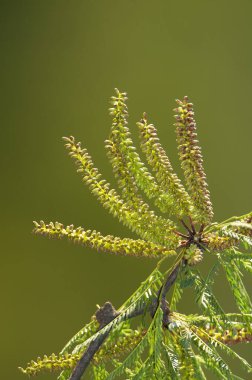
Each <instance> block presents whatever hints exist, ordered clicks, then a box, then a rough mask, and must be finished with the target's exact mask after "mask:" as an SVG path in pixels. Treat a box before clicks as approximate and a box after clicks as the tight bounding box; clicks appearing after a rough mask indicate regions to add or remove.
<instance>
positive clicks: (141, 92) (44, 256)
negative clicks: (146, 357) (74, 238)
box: [0, 0, 252, 380]
mask: <svg viewBox="0 0 252 380" xmlns="http://www.w3.org/2000/svg"><path fill="white" fill-rule="evenodd" d="M0 7H1V9H0V27H1V34H0V39H1V62H0V64H1V76H2V80H1V155H2V157H1V236H2V237H1V266H0V271H1V277H0V278H1V283H2V284H1V345H0V346H1V363H2V364H1V366H0V373H1V375H0V377H1V379H2V378H5V379H6V378H7V379H11V380H18V379H24V378H25V377H24V375H22V374H21V373H19V372H18V370H17V367H18V365H25V363H26V362H27V361H28V360H30V359H32V358H35V357H36V356H37V355H41V354H44V353H48V354H50V353H52V352H58V351H59V350H60V349H61V347H62V346H63V345H64V343H65V342H66V341H67V340H68V339H69V338H70V337H71V336H72V335H73V334H74V333H75V332H76V331H77V330H78V329H80V328H81V327H82V326H83V324H84V323H86V322H87V321H88V320H89V318H90V316H91V315H92V314H93V313H94V312H95V309H96V306H95V305H96V304H103V303H104V302H105V301H107V300H111V301H112V302H113V303H114V304H115V305H116V306H117V307H119V306H120V304H121V303H122V302H124V300H125V299H126V298H127V297H128V296H129V295H130V294H131V292H132V291H133V290H134V289H135V288H136V287H137V286H138V284H139V283H140V282H141V281H142V280H143V279H144V278H145V277H146V276H147V274H148V273H149V272H150V270H151V268H152V267H153V266H154V265H155V263H154V262H149V261H148V260H146V259H144V260H140V259H134V258H125V257H114V256H109V255H105V254H101V253H96V252H91V250H90V249H84V248H83V247H80V246H75V245H71V244H70V243H68V242H67V241H54V240H50V241H49V240H47V239H46V238H43V237H39V236H34V235H32V233H31V231H32V228H33V226H32V220H34V219H36V220H40V219H43V220H45V221H50V220H52V221H55V220H58V221H60V222H63V223H69V224H70V223H74V224H75V225H76V226H78V225H82V226H84V227H85V228H92V229H94V228H95V229H97V230H99V231H101V232H102V233H104V234H107V233H111V234H115V235H119V236H133V235H132V234H131V233H130V232H129V231H128V230H127V229H126V228H124V227H122V226H121V225H119V223H118V221H117V220H116V219H113V217H112V216H111V215H108V214H107V213H106V211H105V210H104V209H103V208H102V207H101V206H100V205H99V204H98V203H97V202H96V200H95V199H94V198H93V197H92V195H91V194H90V193H89V190H88V189H87V188H86V187H85V186H84V185H83V184H82V183H81V179H80V177H79V176H78V175H77V174H76V171H75V166H74V164H73V162H72V161H71V160H70V158H68V157H67V154H66V151H65V149H64V146H63V143H62V141H61V136H65V135H67V136H68V135H70V134H72V135H74V136H76V138H77V139H80V140H82V141H83V145H85V146H86V147H87V148H88V149H89V151H90V153H91V154H92V156H93V158H94V161H95V164H96V165H97V167H99V168H100V169H101V171H102V172H103V173H104V175H105V176H106V178H107V179H108V180H110V181H112V183H113V184H114V180H113V178H112V171H111V168H110V164H109V163H108V162H107V160H106V155H105V152H104V148H103V141H104V140H105V138H106V137H107V135H108V133H109V127H110V123H111V120H110V117H109V116H108V112H107V109H108V106H109V105H108V99H109V97H110V96H111V95H113V89H114V87H118V88H119V89H120V90H125V91H127V92H128V94H129V102H128V105H129V112H130V126H131V128H132V131H133V135H134V138H135V137H137V131H136V127H135V122H136V121H138V120H139V118H140V117H141V114H142V112H143V111H146V112H147V113H148V116H149V120H150V121H152V122H154V123H155V124H156V126H157V127H158V130H159V134H160V138H161V139H162V142H163V144H164V146H165V147H166V148H167V150H168V153H169V156H170V158H171V160H172V161H173V162H175V163H174V166H175V167H176V168H178V167H179V165H178V161H177V156H176V143H175V134H174V127H173V126H172V124H173V116H172V114H173V112H172V109H173V108H174V105H175V103H174V99H175V98H177V97H182V96H184V95H188V96H189V97H190V98H191V100H192V101H193V102H194V104H195V111H196V118H197V122H198V127H199V138H200V143H201V145H202V148H203V154H204V159H205V161H204V162H205V169H206V171H207V176H208V182H209V187H210V190H211V194H212V201H213V202H214V206H215V217H216V220H220V219H223V218H227V217H229V216H230V215H234V214H238V215H239V214H243V213H245V212H248V211H250V210H251V209H252V207H251V185H252V176H251V141H252V125H251V124H252V122H251V103H252V91H251V87H252V75H251V74H252V69H251V67H252V31H251V17H252V2H251V1H250V0H248V1H245V0H241V1H239V2H237V1H231V0H229V1H221V0H211V1H203V0H198V1H196V0H192V1H184V0H181V1H169V0H156V1H146V0H145V1H144V0H141V1H140V0H135V1H133V0H128V1H115V0H106V1H89V0H86V1H84V0H82V1H65V0H61V1H55V0H50V1H49V0H43V1H42V0H40V1H35V0H33V1H27V0H26V1H25V0H17V1H11V0H9V1H1V2H0ZM136 141H137V140H136ZM249 281H250V280H248V282H247V283H248V286H249V287H250V290H251V289H252V282H251V281H250V282H249ZM218 291H219V294H220V297H219V298H221V299H223V302H224V305H225V309H226V310H228V311H231V310H234V306H233V304H232V302H231V301H230V296H229V293H228V288H227V287H226V286H225V285H224V284H223V282H222V279H221V277H220V278H219V280H218ZM183 302H184V303H183V305H181V310H182V311H185V310H192V309H191V306H190V304H191V299H190V298H187V300H186V301H183ZM237 349H238V350H239V352H243V353H244V355H245V356H246V357H247V358H249V356H250V355H249V347H248V346H246V347H244V348H243V347H240V348H237ZM250 350H251V347H250ZM238 373H239V372H238ZM247 376H248V375H247ZM245 377H246V374H245ZM40 378H41V379H49V378H53V376H51V375H48V374H47V375H43V376H41V377H40ZM209 378H210V376H209ZM247 378H248V377H247Z"/></svg>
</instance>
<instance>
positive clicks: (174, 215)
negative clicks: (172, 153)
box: [21, 90, 252, 380]
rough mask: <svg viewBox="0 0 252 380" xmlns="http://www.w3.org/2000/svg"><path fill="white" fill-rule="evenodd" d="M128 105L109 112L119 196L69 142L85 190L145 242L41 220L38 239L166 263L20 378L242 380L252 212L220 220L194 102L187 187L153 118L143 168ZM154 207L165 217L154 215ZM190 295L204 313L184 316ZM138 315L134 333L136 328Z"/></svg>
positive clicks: (184, 119)
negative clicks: (206, 263)
mask: <svg viewBox="0 0 252 380" xmlns="http://www.w3.org/2000/svg"><path fill="white" fill-rule="evenodd" d="M126 102H127V95H126V93H124V92H120V91H118V90H116V93H115V96H113V97H112V98H111V103H112V107H111V108H110V109H109V111H110V115H111V116H112V126H111V131H110V134H109V137H108V139H107V140H106V141H105V148H106V152H107V156H108V159H109V161H110V163H111V165H112V170H113V173H114V175H115V178H116V179H117V183H118V190H115V189H113V188H111V186H110V184H109V183H108V182H107V181H106V180H105V179H103V178H102V176H101V174H100V173H99V171H98V169H97V168H96V167H95V165H94V163H93V161H92V158H91V156H90V155H89V153H88V152H87V150H86V149H85V148H82V147H81V143H79V142H76V140H75V138H74V137H72V136H70V137H67V138H64V140H65V142H66V148H67V150H68V151H69V155H70V156H71V157H72V158H73V159H74V161H75V162H76V164H77V167H78V170H77V171H78V172H79V173H80V174H81V176H82V179H83V181H84V183H85V184H86V185H88V186H89V188H90V190H91V192H92V193H93V194H94V196H95V197H96V198H97V199H98V200H99V202H100V203H101V205H102V206H103V207H105V208H106V209H107V210H108V211H109V212H110V213H111V214H112V215H113V216H115V217H117V218H118V219H119V221H121V222H122V223H123V224H124V225H125V226H126V227H128V228H129V229H130V230H132V231H134V232H135V233H136V234H137V235H138V236H139V239H135V240H134V239H130V238H119V237H115V236H112V235H107V236H104V235H102V234H101V233H100V232H98V231H91V230H88V229H84V228H82V227H77V228H75V227H74V226H73V225H68V226H64V225H63V224H61V223H59V222H49V223H45V222H43V221H40V222H34V224H35V228H34V232H35V233H36V234H41V235H47V236H49V237H55V238H66V239H69V240H71V241H74V242H77V243H80V244H82V245H84V246H86V247H89V248H94V249H96V250H98V251H102V252H105V253H112V254H119V255H128V256H137V257H149V258H159V259H160V260H159V261H158V263H157V265H156V267H155V269H154V270H153V272H152V273H151V274H150V276H149V277H148V278H147V279H146V280H145V281H144V282H143V283H142V284H140V286H139V288H138V289H137V290H136V291H135V293H133V294H132V295H131V296H130V297H129V299H128V300H127V301H126V302H125V303H124V304H123V305H122V306H121V307H120V308H118V309H117V310H116V309H115V308H114V306H113V305H112V304H111V303H109V302H106V303H105V304H104V306H102V307H99V308H98V310H97V311H96V313H95V315H94V316H93V317H92V319H91V321H90V323H88V324H87V325H85V326H84V327H83V328H82V329H81V330H80V331H79V332H77V333H76V334H75V335H74V336H73V338H72V339H70V341H69V342H68V343H67V344H66V345H65V347H64V348H63V349H62V350H61V352H60V353H59V354H58V355H55V354H52V355H50V356H44V357H43V358H42V359H41V358H37V360H35V361H31V362H30V363H28V364H27V366H26V368H25V369H23V368H21V370H22V372H23V373H25V374H27V375H36V374H38V373H39V372H41V371H53V372H59V374H58V380H80V379H81V378H82V377H85V373H86V371H87V372H88V374H89V376H90V378H92V379H94V380H102V379H109V380H113V379H117V378H118V379H120V378H123V379H134V380H137V379H141V380H142V379H158V380H160V379H161V380H162V379H171V380H174V379H175V380H176V379H199V380H204V379H206V374H205V372H204V371H205V370H207V371H211V372H212V373H213V374H214V376H215V377H216V378H220V379H241V378H240V377H238V376H236V375H235V374H233V373H232V370H231V369H230V367H229V363H228V360H227V357H230V358H232V359H234V360H237V361H238V362H240V364H241V366H242V367H243V368H244V369H245V371H247V372H248V373H251V371H252V368H251V365H250V364H249V363H248V362H247V361H246V360H245V359H244V358H242V357H241V356H240V355H238V354H237V353H236V351H235V349H234V348H233V346H235V344H237V343H243V342H251V341H252V303H251V300H250V297H249V292H248V291H247V290H246V287H245V284H244V282H243V273H244V272H247V273H248V274H252V256H251V253H250V250H251V246H252V212H250V213H248V214H246V215H242V216H240V217H232V218H229V219H228V220H225V221H223V222H220V223H218V222H213V221H212V220H213V207H212V203H211V201H210V193H209V190H208V185H207V182H206V175H205V172H204V168H203V159H202V154H201V148H200V147H199V144H198V139H197V131H196V122H195V119H194V112H193V105H192V103H190V102H189V101H188V98H187V97H184V98H183V99H182V100H177V104H178V107H177V108H176V109H175V112H176V115H175V118H176V123H175V127H176V136H177V142H178V153H179V160H180V162H181V167H182V171H183V174H184V184H183V183H182V181H181V180H180V179H179V177H178V176H177V174H176V173H175V172H174V170H173V167H172V164H171V161H170V159H169V158H168V156H167V154H166V152H165V150H164V148H163V147H162V146H161V144H160V141H159V138H158V135H157V130H156V128H155V127H154V125H153V124H150V123H149V122H148V120H147V116H146V114H145V113H144V114H143V117H142V119H141V120H140V122H138V123H137V127H138V130H139V136H140V147H141V150H142V152H143V154H144V156H145V158H146V163H144V162H143V161H142V158H141V157H140V154H138V153H137V151H136V149H135V146H134V143H133V140H132V137H131V133H130V130H129V128H128V125H127V123H128V110H127V104H126ZM148 199H150V200H151V201H152V203H153V204H154V205H155V206H156V208H157V210H158V211H154V210H152V209H151V207H150V205H149V204H148V203H147V200H148ZM159 212H160V213H161V214H159ZM206 255H212V256H214V257H215V259H216V263H215V264H214V266H213V267H212V268H210V270H209V273H208V274H207V275H206V276H203V275H202V274H201V272H200V265H199V264H200V263H201V261H202V260H204V257H205V256H206ZM170 260H173V261H172V262H170ZM218 275H222V276H223V281H224V278H226V280H227V282H228V284H229V286H230V290H231V292H232V294H233V297H234V301H235V304H236V306H237V310H236V311H234V312H233V313H227V312H225V311H224V310H223V307H222V306H221V302H220V300H219V299H218V298H217V297H216V295H215V294H214V291H213V289H214V284H215V279H216V277H217V276H218ZM187 288H191V289H192V290H193V292H194V294H195V296H194V299H192V302H195V304H196V305H198V307H199V312H200V314H194V315H190V314H188V315H184V314H181V313H179V304H180V302H181V301H182V300H183V295H184V291H187ZM169 291H170V292H169ZM168 292H169V294H168ZM168 300H169V301H168ZM139 316H141V318H138V319H137V321H138V327H137V328H136V322H135V321H134V320H135V318H137V317H139ZM133 321H134V322H133ZM223 353H224V357H225V359H224V358H223V356H222V354H223ZM245 376H249V375H245ZM250 376H251V375H250ZM247 378H248V377H245V379H247Z"/></svg>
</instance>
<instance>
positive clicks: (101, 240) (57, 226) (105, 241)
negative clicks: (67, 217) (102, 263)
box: [34, 221, 176, 257]
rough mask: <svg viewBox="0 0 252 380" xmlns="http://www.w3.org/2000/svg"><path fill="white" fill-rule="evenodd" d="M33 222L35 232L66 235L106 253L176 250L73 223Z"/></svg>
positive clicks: (167, 252)
mask: <svg viewBox="0 0 252 380" xmlns="http://www.w3.org/2000/svg"><path fill="white" fill-rule="evenodd" d="M34 224H35V229H34V232H35V233H38V234H41V235H47V236H49V237H56V238H63V237H66V238H68V239H70V240H73V241H74V242H77V243H80V244H83V245H85V246H87V247H90V248H94V249H96V250H98V251H103V252H107V253H112V254H118V255H127V256H138V257H145V256H146V257H161V256H167V255H176V251H172V250H167V249H166V248H165V247H162V246H160V245H157V244H154V243H152V242H147V241H144V240H140V239H138V240H133V239H127V238H124V239H121V238H119V237H115V236H112V235H106V236H102V235H101V234H100V232H97V231H91V230H87V231H85V230H84V229H83V228H81V227H77V228H74V226H73V225H70V226H66V227H64V226H63V224H61V223H58V222H55V223H52V222H50V223H49V224H45V223H44V222H43V221H41V222H40V223H37V222H34Z"/></svg>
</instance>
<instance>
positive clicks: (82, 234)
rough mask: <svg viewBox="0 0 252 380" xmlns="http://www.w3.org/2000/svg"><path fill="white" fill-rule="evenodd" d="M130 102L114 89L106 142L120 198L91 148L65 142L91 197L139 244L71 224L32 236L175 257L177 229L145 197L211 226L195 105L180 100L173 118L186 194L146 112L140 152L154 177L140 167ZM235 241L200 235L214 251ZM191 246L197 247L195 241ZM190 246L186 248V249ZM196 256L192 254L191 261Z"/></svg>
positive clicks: (44, 227)
mask: <svg viewBox="0 0 252 380" xmlns="http://www.w3.org/2000/svg"><path fill="white" fill-rule="evenodd" d="M126 101H127V96H126V93H123V92H119V91H118V90H117V89H116V96H113V97H112V98H111V102H112V106H113V107H112V108H110V109H109V112H110V115H111V116H112V118H113V120H112V127H111V132H110V136H109V138H108V139H107V140H106V141H105V148H106V151H107V156H108V158H109V161H110V162H111V165H112V168H113V172H114V175H115V177H116V179H117V182H118V187H119V189H120V190H121V195H119V194H118V192H117V191H116V190H115V189H112V188H111V186H110V184H109V183H108V182H107V181H106V180H104V179H102V178H101V174H100V173H99V171H98V169H97V168H96V167H95V165H94V163H93V161H92V158H91V156H90V155H89V153H88V151H87V149H85V148H84V149H83V148H82V147H81V143H80V142H76V141H75V139H74V137H72V136H71V137H69V138H68V137H65V138H64V140H65V141H66V147H67V149H68V150H69V155H70V156H71V157H72V158H74V159H75V161H76V164H77V166H78V170H77V171H78V172H80V173H81V174H82V178H83V181H84V182H85V183H86V184H87V185H88V186H89V187H90V189H91V191H92V193H93V194H94V195H95V196H96V197H97V198H98V200H99V201H100V203H101V204H102V205H103V206H104V207H105V208H106V209H108V210H109V212H110V213H112V214H113V215H114V216H116V217H118V219H119V220H120V221H122V222H123V223H124V224H125V225H126V226H127V227H129V228H130V229H131V230H132V231H134V232H135V233H136V234H137V235H138V236H139V237H140V239H137V240H134V239H127V238H124V239H120V238H119V237H114V236H111V235H108V236H103V235H102V234H100V233H99V232H97V231H90V230H84V229H83V228H81V227H77V228H75V227H73V225H70V226H67V227H66V228H65V227H64V226H63V225H62V224H61V223H58V222H55V223H52V222H51V223H49V224H45V223H44V222H43V221H41V222H40V223H37V222H35V229H34V231H35V232H36V233H40V234H44V235H45V234H46V235H49V236H53V237H58V238H61V237H67V238H69V239H71V240H73V241H75V242H79V243H81V244H84V245H86V246H90V247H91V248H95V249H97V250H101V251H104V252H110V253H116V254H123V255H125V254H126V255H134V256H143V257H144V256H146V257H160V256H166V255H173V254H175V253H176V252H175V250H176V249H177V248H179V247H180V246H182V245H183V243H182V242H183V240H182V239H181V236H180V235H179V234H177V225H176V224H175V223H174V222H173V221H172V220H171V219H168V218H166V217H162V216H160V215H157V214H156V213H155V212H154V211H153V210H151V209H150V206H149V204H148V203H146V201H145V200H144V198H143V195H142V193H141V192H144V193H145V196H146V197H148V198H149V199H152V200H153V201H154V204H155V205H156V206H157V208H158V209H159V211H161V212H162V213H167V214H168V216H174V217H175V218H176V219H178V220H180V219H182V218H183V217H190V218H191V219H193V221H194V222H195V223H196V224H201V225H202V226H203V225H208V224H209V223H210V221H211V219H212V217H213V212H212V205H211V202H210V199H209V191H208V189H207V184H206V181H205V178H206V176H205V173H204V170H203V166H202V157H201V151H200V148H199V147H198V146H197V144H196V143H197V142H198V141H197V140H196V124H195V121H194V119H193V111H192V103H189V102H188V99H187V97H184V99H183V101H180V100H177V103H178V105H179V107H178V108H176V109H175V111H176V112H178V115H176V116H175V118H176V120H177V121H176V123H175V125H176V133H177V139H178V144H179V146H178V150H179V158H180V160H181V167H182V169H183V171H184V176H185V182H186V185H187V187H188V190H189V193H188V192H187V190H186V189H185V187H184V186H183V184H182V182H181V181H180V179H179V178H178V176H177V174H176V173H175V172H174V170H173V167H172V165H171V162H170V160H169V158H168V156H167V154H166V153H165V150H164V148H163V147H162V145H161V144H160V141H159V138H158V136H157V131H156V128H155V127H154V125H153V124H148V122H147V116H146V114H145V113H144V114H143V117H142V119H141V121H140V122H138V123H137V126H138V129H139V135H140V147H141V149H142V152H143V153H144V154H145V156H146V160H147V163H148V165H149V167H150V168H151V169H152V170H153V175H152V174H151V173H150V171H149V168H148V167H147V166H146V165H145V164H144V163H143V162H142V160H141V158H140V156H139V154H138V153H137V152H136V149H135V146H134V144H133V141H132V138H131V134H130V131H129V128H128V127H127V119H128V110H127V105H126ZM202 230H203V229H202ZM201 232H202V231H201ZM233 242H234V239H232V238H231V237H227V236H225V237H224V236H219V235H218V234H216V233H212V234H208V235H205V236H203V235H202V236H201V243H202V245H206V246H207V245H208V246H209V248H211V249H220V250H222V249H226V248H227V247H229V246H231V245H232V244H233ZM191 243H192V244H195V242H194V241H191ZM189 245H190V244H189ZM189 245H188V244H187V247H189ZM196 245H197V242H196ZM202 245H201V247H202ZM201 247H198V248H200V249H201ZM193 251H194V250H193V249H191V253H190V255H191V256H192V252H193ZM195 255H196V256H197V258H198V259H195V262H198V260H199V257H200V255H199V252H198V251H197V250H196V251H195ZM189 262H191V263H193V262H194V260H193V259H190V260H189Z"/></svg>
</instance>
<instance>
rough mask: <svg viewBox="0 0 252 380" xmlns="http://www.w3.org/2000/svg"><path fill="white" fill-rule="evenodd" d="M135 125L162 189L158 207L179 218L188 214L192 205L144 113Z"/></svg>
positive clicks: (142, 147) (154, 129)
mask: <svg viewBox="0 0 252 380" xmlns="http://www.w3.org/2000/svg"><path fill="white" fill-rule="evenodd" d="M137 125H138V128H139V132H140V139H141V149H142V151H143V152H144V153H145V155H146V159H147V162H148V164H149V165H150V166H151V168H152V169H153V171H154V172H155V174H156V177H157V181H158V184H159V187H160V190H162V191H160V194H159V198H158V205H159V207H160V209H161V210H162V211H163V212H168V213H170V214H174V215H176V216H178V217H179V218H180V217H182V216H184V215H190V214H191V210H192V208H193V205H192V203H191V201H190V198H189V196H188V194H187V192H186V190H185V189H184V187H183V185H182V183H181V181H180V180H179V178H178V177H177V175H176V173H175V172H174V171H173V168H172V165H171V163H170V160H169V158H168V157H167V155H166V153H165V150H164V149H163V147H162V146H161V144H160V142H159V138H158V136H157V130H156V128H155V127H154V125H153V124H148V123H147V117H146V114H144V115H143V118H142V120H141V121H140V122H139V123H138V124H137Z"/></svg>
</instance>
